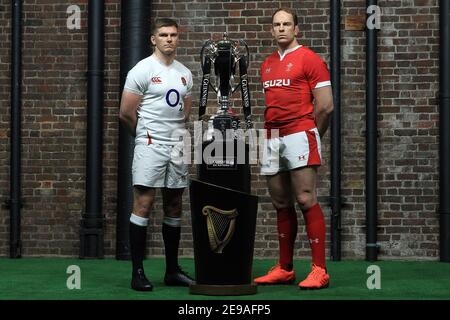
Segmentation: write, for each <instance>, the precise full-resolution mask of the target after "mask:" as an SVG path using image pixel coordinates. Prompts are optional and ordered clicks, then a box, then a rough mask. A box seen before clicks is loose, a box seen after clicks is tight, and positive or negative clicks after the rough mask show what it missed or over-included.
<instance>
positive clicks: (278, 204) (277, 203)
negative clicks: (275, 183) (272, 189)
mask: <svg viewBox="0 0 450 320" xmlns="http://www.w3.org/2000/svg"><path fill="white" fill-rule="evenodd" d="M272 204H273V206H274V207H275V209H282V208H289V207H293V206H294V201H292V199H290V198H276V197H275V198H272Z"/></svg>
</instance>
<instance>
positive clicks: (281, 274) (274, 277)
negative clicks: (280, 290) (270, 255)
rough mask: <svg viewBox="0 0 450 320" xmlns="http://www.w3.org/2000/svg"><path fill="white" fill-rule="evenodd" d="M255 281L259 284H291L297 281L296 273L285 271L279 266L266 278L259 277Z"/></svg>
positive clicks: (270, 271) (272, 269)
mask: <svg viewBox="0 0 450 320" xmlns="http://www.w3.org/2000/svg"><path fill="white" fill-rule="evenodd" d="M254 281H255V283H257V284H290V283H292V282H294V281H295V272H294V270H292V271H287V270H284V269H283V268H281V266H280V264H277V265H276V266H274V267H272V268H271V269H270V270H269V272H268V273H267V274H266V275H265V276H261V277H258V278H256V279H255V280H254Z"/></svg>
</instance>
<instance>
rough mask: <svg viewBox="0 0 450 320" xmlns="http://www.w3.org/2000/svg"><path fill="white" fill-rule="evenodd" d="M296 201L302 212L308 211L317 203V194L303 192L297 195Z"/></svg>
mask: <svg viewBox="0 0 450 320" xmlns="http://www.w3.org/2000/svg"><path fill="white" fill-rule="evenodd" d="M296 200H297V203H298V205H299V206H300V209H301V210H302V211H305V210H308V209H309V208H311V207H312V206H313V205H314V204H315V203H316V202H317V196H316V194H315V192H312V191H303V192H301V193H299V194H298V195H296Z"/></svg>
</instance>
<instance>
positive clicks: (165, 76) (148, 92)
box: [124, 55, 192, 144]
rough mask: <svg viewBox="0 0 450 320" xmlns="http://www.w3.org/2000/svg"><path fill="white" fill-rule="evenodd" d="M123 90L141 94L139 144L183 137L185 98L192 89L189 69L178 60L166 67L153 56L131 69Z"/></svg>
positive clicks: (138, 126)
mask: <svg viewBox="0 0 450 320" xmlns="http://www.w3.org/2000/svg"><path fill="white" fill-rule="evenodd" d="M124 89H125V90H127V91H130V92H132V93H135V94H138V95H141V96H142V101H141V104H140V105H139V107H138V111H137V114H138V121H137V126H136V140H135V141H136V144H137V143H145V144H151V143H159V144H175V143H176V142H179V141H180V140H181V139H182V137H183V135H184V134H185V128H186V127H185V119H184V112H183V108H184V103H183V99H184V98H185V97H186V96H190V95H191V89H192V74H191V71H190V70H189V69H188V68H186V67H185V66H184V65H183V64H181V63H180V62H178V61H176V60H174V61H173V62H172V64H171V65H170V66H166V65H165V64H164V63H163V62H161V61H160V60H159V59H158V58H157V57H155V56H154V55H151V56H150V57H148V58H145V59H143V60H141V61H139V62H138V63H137V64H136V65H135V66H134V67H133V68H132V69H131V70H130V71H129V72H128V75H127V80H126V82H125V86H124Z"/></svg>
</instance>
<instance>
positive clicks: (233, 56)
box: [199, 32, 252, 140]
mask: <svg viewBox="0 0 450 320" xmlns="http://www.w3.org/2000/svg"><path fill="white" fill-rule="evenodd" d="M249 57H250V54H249V50H248V46H247V44H246V43H245V41H243V40H239V41H233V40H230V39H229V38H228V34H227V33H226V32H225V33H224V34H223V38H222V39H221V40H219V41H213V40H208V41H206V42H205V44H204V45H203V47H202V50H201V53H200V59H201V63H202V71H203V78H202V85H201V92H200V103H199V118H200V119H201V120H203V119H204V114H205V111H206V106H207V103H208V92H209V88H210V87H211V88H212V89H213V90H214V92H215V93H216V94H217V102H218V110H217V113H216V114H214V115H212V116H211V117H210V118H209V119H208V134H207V140H213V139H214V134H213V132H214V130H219V131H221V133H222V137H225V131H226V130H230V129H231V130H237V129H239V127H240V119H239V117H238V116H236V115H235V114H233V113H232V111H231V96H232V95H233V93H234V92H235V91H236V90H237V89H238V88H241V96H242V107H243V114H244V118H245V120H244V121H245V127H246V129H250V128H251V127H252V120H251V110H250V92H249V87H248V76H247V68H248V63H249ZM212 66H214V76H215V81H214V83H212V81H211V80H212V79H211V67H212ZM237 67H238V68H239V79H238V80H235V76H236V69H237ZM235 82H237V84H235Z"/></svg>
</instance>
